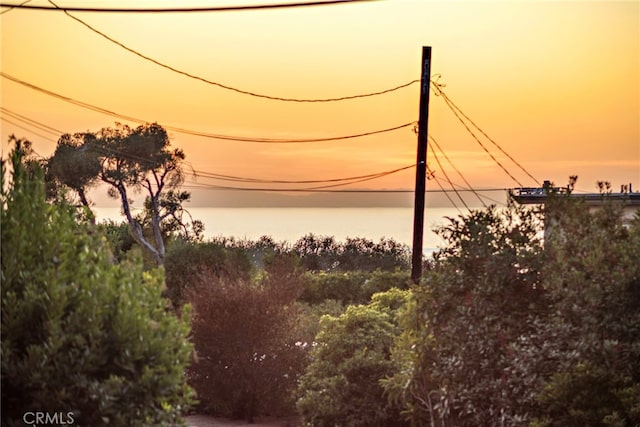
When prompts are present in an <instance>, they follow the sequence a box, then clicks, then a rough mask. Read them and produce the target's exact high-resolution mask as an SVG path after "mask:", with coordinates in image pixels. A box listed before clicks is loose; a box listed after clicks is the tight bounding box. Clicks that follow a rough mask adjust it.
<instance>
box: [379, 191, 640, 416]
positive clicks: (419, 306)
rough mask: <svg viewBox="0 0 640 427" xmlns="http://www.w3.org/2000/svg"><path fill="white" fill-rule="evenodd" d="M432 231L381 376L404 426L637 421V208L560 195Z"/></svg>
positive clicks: (639, 282)
mask: <svg viewBox="0 0 640 427" xmlns="http://www.w3.org/2000/svg"><path fill="white" fill-rule="evenodd" d="M539 214H543V215H539ZM440 232H441V234H442V235H443V237H445V238H446V239H447V240H448V243H449V244H448V246H447V247H446V248H444V249H443V250H441V251H440V252H439V253H437V254H436V257H435V261H434V262H433V264H432V266H431V268H432V269H431V270H430V271H428V272H427V274H426V276H425V278H424V281H423V283H422V284H421V286H419V287H416V289H415V298H416V302H415V305H414V306H413V309H412V310H409V311H408V312H407V315H406V317H405V319H404V320H403V323H404V324H405V325H406V329H405V330H404V331H403V333H402V335H401V336H400V337H399V338H398V339H397V340H396V346H395V348H394V352H393V359H394V360H396V361H397V363H398V365H399V366H400V369H399V371H398V373H396V374H395V375H394V376H392V377H390V378H388V379H386V380H385V381H384V385H385V388H386V390H387V391H388V393H389V395H390V397H391V398H392V399H394V400H397V401H399V402H401V403H402V404H403V406H404V411H403V412H404V415H405V416H407V418H408V419H409V420H410V421H411V422H412V423H413V424H415V425H421V426H422V425H429V426H442V427H444V426H478V425H501V426H526V425H531V426H538V427H539V426H635V425H640V404H639V403H638V402H640V312H639V311H638V307H639V306H640V263H638V259H640V217H639V216H636V218H635V219H633V220H631V221H626V220H624V219H623V216H622V207H621V206H618V205H615V204H614V203H607V200H606V195H603V207H601V208H600V209H599V210H597V211H593V212H592V211H590V210H589V209H588V208H587V207H586V206H585V205H584V203H583V202H580V201H579V200H575V199H574V198H571V197H568V196H566V195H557V196H553V197H549V199H548V200H547V204H546V206H545V209H544V211H542V212H534V211H529V210H525V209H521V208H516V207H510V208H509V209H506V210H502V211H499V210H497V209H495V208H493V209H489V210H486V211H478V212H472V213H471V214H470V215H469V216H467V217H465V218H461V219H452V220H451V223H450V225H449V226H447V227H445V228H443V229H442V230H441V231H440Z"/></svg>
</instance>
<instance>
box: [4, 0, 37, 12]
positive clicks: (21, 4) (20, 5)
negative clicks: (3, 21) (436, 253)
mask: <svg viewBox="0 0 640 427" xmlns="http://www.w3.org/2000/svg"><path fill="white" fill-rule="evenodd" d="M30 1H31V0H25V1H23V2H22V3H20V4H19V5H17V6H1V5H0V7H8V9H6V10H3V11H2V12H0V15H4V14H5V13H7V12H11V11H12V10H13V9H15V8H16V7H22V6H23V5H25V4H27V3H29V2H30Z"/></svg>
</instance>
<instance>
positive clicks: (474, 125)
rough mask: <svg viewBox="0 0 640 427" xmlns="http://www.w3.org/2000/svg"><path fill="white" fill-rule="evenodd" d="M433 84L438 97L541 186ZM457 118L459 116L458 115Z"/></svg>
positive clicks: (440, 87) (537, 182)
mask: <svg viewBox="0 0 640 427" xmlns="http://www.w3.org/2000/svg"><path fill="white" fill-rule="evenodd" d="M432 83H433V87H434V88H435V90H436V93H437V95H440V96H442V99H444V100H445V102H446V103H447V105H448V106H449V108H451V109H453V108H455V109H456V110H457V111H458V112H459V113H460V114H461V115H462V116H463V117H464V118H465V119H467V120H468V121H469V123H471V124H472V125H473V127H475V128H476V129H477V130H478V131H479V132H480V133H481V134H482V135H484V137H485V138H487V139H488V140H489V141H491V143H492V144H493V145H495V146H496V147H497V148H498V149H499V150H500V151H501V152H502V154H504V155H505V156H507V157H508V158H509V160H511V161H512V162H513V163H514V164H515V165H516V166H518V167H519V168H520V170H522V171H523V172H524V173H525V174H527V176H529V178H531V179H532V180H533V181H534V182H535V183H536V184H538V185H540V181H538V180H537V179H536V178H535V177H534V176H533V175H531V173H529V171H527V170H526V169H525V168H524V166H522V165H521V164H520V163H519V162H518V161H516V159H514V158H513V157H512V156H511V155H510V154H509V153H507V152H506V151H505V150H504V149H503V148H502V147H501V146H500V145H499V144H498V143H497V142H496V141H494V140H493V139H492V138H491V137H490V136H489V135H487V133H486V132H485V131H484V130H482V128H480V127H479V126H478V125H477V124H476V123H475V122H474V121H473V120H471V119H470V118H469V116H467V115H466V114H465V113H464V111H462V110H461V109H460V107H458V106H457V105H456V104H455V103H454V102H453V101H452V100H451V98H449V96H448V95H447V94H446V93H444V91H443V90H442V85H440V84H438V83H436V82H432ZM456 116H457V114H456Z"/></svg>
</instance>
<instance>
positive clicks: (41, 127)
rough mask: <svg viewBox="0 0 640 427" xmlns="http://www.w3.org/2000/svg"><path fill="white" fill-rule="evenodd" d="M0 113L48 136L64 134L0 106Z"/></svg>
mask: <svg viewBox="0 0 640 427" xmlns="http://www.w3.org/2000/svg"><path fill="white" fill-rule="evenodd" d="M0 112H2V114H3V115H5V114H6V115H7V116H9V117H11V118H13V119H14V120H18V121H20V122H23V123H25V124H28V125H30V126H33V127H35V128H37V129H39V130H41V131H44V132H47V133H50V134H52V135H55V136H59V135H62V134H63V133H65V132H62V131H61V130H58V129H56V128H52V127H51V126H48V125H46V124H44V123H42V122H39V121H37V120H33V119H30V118H29V117H26V116H23V115H21V114H18V113H16V112H14V111H11V110H9V109H8V108H5V107H2V106H0Z"/></svg>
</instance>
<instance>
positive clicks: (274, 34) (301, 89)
mask: <svg viewBox="0 0 640 427" xmlns="http://www.w3.org/2000/svg"><path fill="white" fill-rule="evenodd" d="M3 2H5V3H9V2H8V1H4V0H3ZM267 2H268V3H278V2H279V3H283V2H285V1H284V0H268V1H267V0H251V1H250V0H235V1H216V2H215V5H239V4H260V3H267ZM15 3H19V2H18V1H16V2H15ZM28 4H30V5H47V6H48V5H50V4H49V3H47V2H45V1H43V0H32V1H31V2H29V3H28ZM57 4H58V5H59V6H93V7H101V6H102V7H104V6H110V7H150V8H152V7H161V6H166V5H171V6H175V5H176V4H177V3H176V2H171V1H163V0H144V1H141V0H140V1H136V2H133V1H117V0H110V1H108V2H107V1H90V0H74V1H67V0H58V2H57ZM212 4H214V2H213V1H212V0H208V1H207V0H202V1H199V2H198V1H190V2H189V1H181V2H180V3H179V5H180V7H186V6H190V5H193V6H210V5H212ZM5 10H7V9H2V11H3V12H4V11H5ZM71 15H73V16H74V17H76V18H78V19H81V20H82V21H84V22H85V24H87V25H90V26H91V27H93V28H94V29H95V30H97V31H99V32H102V33H103V34H104V35H106V36H108V37H110V38H111V39H112V40H115V41H117V42H119V43H121V44H123V45H125V46H127V47H129V48H130V49H132V50H135V51H137V52H139V53H140V54H142V55H144V56H146V57H148V58H151V59H153V60H155V61H158V62H160V63H163V64H165V65H167V66H170V67H173V68H174V69H177V70H181V71H184V72H186V73H189V74H191V75H192V76H196V77H200V78H203V79H206V80H209V81H212V82H217V83H220V84H222V85H226V86H230V87H234V88H237V89H241V90H243V91H248V92H253V93H258V94H265V95H270V96H275V97H284V98H305V99H317V98H334V97H343V96H350V95H357V94H366V93H371V92H378V91H382V90H386V89H389V88H394V87H397V86H400V85H403V84H406V83H409V82H411V81H413V80H417V79H420V69H421V54H422V47H423V46H431V47H432V64H431V74H432V79H433V80H435V81H437V82H438V83H439V84H441V85H443V86H441V88H442V90H443V91H444V93H445V94H446V95H447V96H448V99H450V100H451V101H453V102H454V103H455V105H456V106H457V107H459V108H460V111H462V112H463V113H464V114H465V115H466V116H467V117H468V118H469V119H471V120H472V121H473V122H474V123H475V124H476V125H477V126H478V128H480V129H481V131H482V132H481V131H480V130H478V129H477V128H474V127H473V126H472V125H471V124H470V123H469V122H468V121H467V122H466V123H467V126H468V127H469V128H470V130H471V132H469V131H468V130H467V129H466V128H465V127H464V126H463V125H462V124H461V122H460V121H459V119H458V118H457V117H456V116H455V115H454V114H453V112H452V111H451V109H450V108H449V107H448V106H447V104H446V102H445V101H444V99H443V97H442V96H437V93H435V92H433V91H432V92H431V96H430V104H429V125H428V129H429V134H430V135H431V136H432V137H433V138H434V139H435V140H436V141H437V143H438V148H436V147H435V145H434V144H433V143H431V142H430V146H431V147H430V151H429V154H428V164H429V167H430V168H431V169H432V170H433V171H434V173H435V175H434V176H435V177H436V179H432V180H430V181H429V182H428V183H427V188H428V189H430V190H439V189H441V188H445V189H446V188H450V184H449V183H448V182H447V181H451V182H453V183H454V185H459V186H464V187H466V186H467V183H468V184H469V185H470V186H472V187H473V188H477V189H483V188H484V189H502V188H512V187H520V186H524V187H529V186H538V184H539V183H541V182H542V181H544V180H550V181H552V182H554V183H555V184H557V185H566V183H567V182H568V179H569V176H571V175H577V176H578V189H579V191H588V192H592V191H596V181H599V180H603V181H609V182H611V184H612V186H613V189H614V190H616V191H617V190H619V188H620V185H621V184H628V183H632V185H633V189H634V190H638V191H640V83H639V82H640V2H638V1H584V2H576V1H566V2H560V1H509V2H507V1H429V0H380V1H371V2H361V3H352V4H339V5H333V6H317V7H301V8H288V9H273V10H259V11H257V10H256V11H242V12H239V11H238V12H207V13H204V12H200V13H171V14H160V13H155V14H143V13H138V14H124V13H88V12H74V13H71ZM0 32H1V61H0V68H1V70H2V72H3V73H4V75H5V77H2V78H0V106H1V107H2V110H1V111H0V118H2V121H1V122H0V133H1V139H2V145H1V148H2V151H3V153H6V152H7V151H8V138H9V135H11V134H15V135H16V136H18V137H25V138H27V139H29V140H31V141H32V142H33V145H34V148H35V150H36V152H38V153H39V154H40V155H42V156H49V155H51V154H52V153H53V150H54V149H55V142H56V140H57V139H58V137H59V135H60V133H75V132H83V131H98V130H100V129H101V128H104V127H113V126H114V125H115V122H116V121H119V122H123V123H127V124H130V125H137V123H135V122H131V121H127V120H123V119H122V118H116V117H113V116H110V115H106V114H103V113H99V112H96V111H91V110H89V109H86V108H82V107H79V106H78V105H74V104H72V103H69V102H65V101H63V100H61V99H58V98H55V97H52V96H50V95H46V94H44V93H42V92H41V91H37V90H33V89H32V88H29V87H27V86H25V85H24V84H19V83H17V82H16V81H14V80H11V79H9V78H7V77H6V76H10V77H12V78H14V79H17V80H19V81H22V82H25V83H28V84H29V85H33V86H37V87H39V88H41V89H45V90H46V91H50V92H54V93H56V94H59V95H62V96H63V97H66V98H70V99H73V100H77V101H81V102H83V103H86V104H90V105H93V106H98V107H100V108H102V109H105V110H109V111H112V112H115V113H117V114H119V115H124V116H129V117H134V118H139V119H141V120H144V121H148V122H157V123H159V124H161V125H163V126H167V127H172V128H174V129H176V128H181V129H189V130H193V131H198V132H204V133H210V134H217V135H230V136H241V137H249V138H284V139H310V138H311V139H312V138H323V137H336V136H345V135H354V134H361V133H368V132H371V131H377V130H382V129H388V128H393V127H396V126H400V125H403V124H408V123H412V122H415V121H417V119H418V107H419V85H418V84H415V83H414V84H411V85H408V86H407V87H404V88H402V89H399V90H396V91H393V92H390V93H386V94H384V95H379V96H372V97H365V98H357V99H350V100H344V101H339V102H326V103H299V102H283V101H277V100H270V99H265V98H260V97H255V96H250V95H246V94H242V93H238V92H236V91H231V90H227V89H223V88H221V87H219V86H216V85H212V84H207V83H204V82H202V81H200V80H197V79H194V78H189V77H186V76H185V75H182V74H179V73H177V72H175V71H171V70H169V69H167V68H166V67H161V66H159V65H157V64H155V63H152V62H151V61H149V60H145V59H142V58H141V57H140V56H137V55H135V54H133V53H132V52H130V51H127V50H125V49H124V48H123V47H121V46H118V45H116V44H115V43H113V42H112V41H109V40H107V39H106V38H105V37H103V36H101V35H99V34H97V33H96V32H95V31H92V30H90V29H88V28H87V27H86V26H85V25H83V24H82V23H80V22H78V21H77V20H74V19H73V18H71V17H69V16H67V15H65V14H64V13H63V12H61V11H37V10H25V9H12V10H9V11H7V12H5V13H3V14H2V15H0ZM459 114H460V113H459ZM34 123H35V124H37V125H40V127H39V128H38V127H37V126H36V125H35V124H34ZM42 125H46V126H47V127H46V128H44V129H43V128H42V127H41V126H42ZM169 133H170V136H171V139H172V144H173V145H174V146H176V147H180V148H183V149H184V151H185V153H186V156H187V161H188V166H189V168H190V170H194V171H197V172H208V173H216V174H225V175H233V176H240V177H250V178H260V179H267V180H325V179H335V178H343V177H353V176H363V175H370V174H377V173H380V172H385V171H392V170H395V169H399V168H402V167H405V166H409V165H411V164H414V163H415V160H416V145H417V136H416V134H415V133H414V130H413V126H407V127H403V128H401V129H398V130H395V131H391V132H385V133H381V134H375V135H370V136H367V137H361V138H351V139H340V140H335V141H324V142H308V143H299V144H260V143H255V142H242V141H224V140H218V139H211V138H205V137H201V136H194V135H189V134H185V133H181V132H178V131H176V130H171V131H170V132H169ZM472 133H473V135H472ZM483 133H485V134H486V135H488V136H489V137H490V138H491V139H490V140H489V139H487V138H486V137H485V136H483ZM476 139H479V140H480V143H482V145H481V144H480V143H479V142H478V141H477V140H476ZM431 148H433V149H434V151H431ZM487 151H488V153H487ZM434 152H435V154H434ZM5 155H6V154H5ZM445 156H446V157H445ZM436 158H437V159H438V160H440V162H441V164H438V163H437V162H436ZM447 159H448V160H449V161H447ZM452 165H453V166H452ZM414 174H415V171H414V169H412V168H409V169H405V170H402V171H399V172H396V173H392V174H389V175H387V176H384V177H381V178H378V179H375V180H370V181H364V182H358V183H353V184H351V185H349V186H346V187H336V189H375V190H389V189H394V190H395V189H406V190H412V189H413V188H414V182H415V175H414ZM532 177H533V178H535V180H534V179H533V178H532ZM187 184H188V185H189V186H194V185H197V186H211V185H219V186H229V185H232V186H233V185H236V186H237V185H240V184H238V183H234V182H227V181H215V180H212V179H207V178H205V177H203V176H201V174H200V176H195V177H194V176H189V178H188V180H187ZM265 185H267V186H269V187H270V188H275V187H277V186H275V185H273V184H265ZM308 186H309V184H306V187H308ZM441 186H442V187H441ZM283 187H285V188H292V187H294V185H292V184H291V185H290V184H285V185H280V186H279V187H278V188H283ZM295 188H305V185H300V184H297V185H295ZM197 194H198V197H199V198H200V201H203V200H204V202H205V203H206V201H207V200H210V201H212V200H215V199H216V198H219V197H222V195H221V192H220V191H205V192H202V193H199V192H197ZM102 197H103V196H102V195H96V196H95V199H96V200H97V201H98V203H102V202H101V200H103V198H102ZM381 197H382V196H381ZM427 200H429V197H427Z"/></svg>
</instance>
